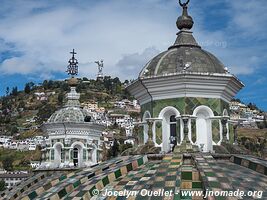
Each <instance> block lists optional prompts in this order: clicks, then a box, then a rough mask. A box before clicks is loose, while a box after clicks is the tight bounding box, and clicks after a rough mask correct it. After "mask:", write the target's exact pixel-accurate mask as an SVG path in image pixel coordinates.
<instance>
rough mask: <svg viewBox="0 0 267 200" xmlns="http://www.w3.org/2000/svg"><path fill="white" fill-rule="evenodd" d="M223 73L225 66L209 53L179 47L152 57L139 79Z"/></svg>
mask: <svg viewBox="0 0 267 200" xmlns="http://www.w3.org/2000/svg"><path fill="white" fill-rule="evenodd" d="M183 71H187V72H200V73H225V71H226V70H225V66H224V65H223V64H222V63H221V62H220V61H219V60H218V59H217V58H216V57H215V56H214V55H212V54H211V53H209V52H207V51H205V50H202V49H201V48H196V47H189V46H181V47H176V48H171V49H169V50H168V51H165V52H163V53H160V54H159V55H157V56H156V57H154V58H153V59H152V60H151V61H150V62H149V63H148V64H146V66H145V67H144V68H143V70H142V71H141V73H140V77H148V76H159V75H168V74H173V73H179V72H183Z"/></svg>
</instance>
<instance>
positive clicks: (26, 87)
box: [24, 83, 31, 94]
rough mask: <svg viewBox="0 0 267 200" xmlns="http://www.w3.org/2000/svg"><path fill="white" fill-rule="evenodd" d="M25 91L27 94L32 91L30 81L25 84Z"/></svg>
mask: <svg viewBox="0 0 267 200" xmlns="http://www.w3.org/2000/svg"><path fill="white" fill-rule="evenodd" d="M24 92H25V93H26V94H30V92H31V86H30V84H29V83H26V85H25V87H24Z"/></svg>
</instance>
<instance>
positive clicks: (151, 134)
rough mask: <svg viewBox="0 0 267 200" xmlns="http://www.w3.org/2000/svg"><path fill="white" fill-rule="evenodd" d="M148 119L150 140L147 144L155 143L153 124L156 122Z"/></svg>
mask: <svg viewBox="0 0 267 200" xmlns="http://www.w3.org/2000/svg"><path fill="white" fill-rule="evenodd" d="M146 120H147V124H148V141H147V144H153V145H154V142H153V124H154V120H152V119H146Z"/></svg>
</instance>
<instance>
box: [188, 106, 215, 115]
mask: <svg viewBox="0 0 267 200" xmlns="http://www.w3.org/2000/svg"><path fill="white" fill-rule="evenodd" d="M201 111H205V112H207V113H208V114H209V116H210V117H214V113H213V111H212V110H211V109H210V107H208V106H198V107H197V108H195V110H194V112H193V116H196V114H197V113H199V112H201Z"/></svg>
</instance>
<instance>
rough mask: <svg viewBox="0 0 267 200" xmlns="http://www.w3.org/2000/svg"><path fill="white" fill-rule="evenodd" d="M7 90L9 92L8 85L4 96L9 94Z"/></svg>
mask: <svg viewBox="0 0 267 200" xmlns="http://www.w3.org/2000/svg"><path fill="white" fill-rule="evenodd" d="M9 92H10V90H9V87H7V88H6V96H8V95H9Z"/></svg>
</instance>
